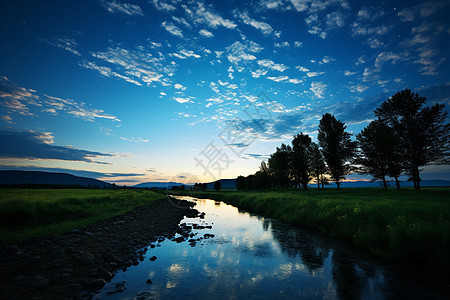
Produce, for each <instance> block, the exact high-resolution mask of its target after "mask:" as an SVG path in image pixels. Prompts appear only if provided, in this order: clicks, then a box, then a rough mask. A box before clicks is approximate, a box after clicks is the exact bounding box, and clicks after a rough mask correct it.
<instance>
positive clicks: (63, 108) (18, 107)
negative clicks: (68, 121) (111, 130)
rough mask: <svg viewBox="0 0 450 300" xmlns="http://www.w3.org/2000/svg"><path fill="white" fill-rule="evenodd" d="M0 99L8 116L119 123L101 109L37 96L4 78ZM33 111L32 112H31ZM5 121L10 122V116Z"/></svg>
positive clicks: (61, 99) (50, 97) (72, 101)
mask: <svg viewBox="0 0 450 300" xmlns="http://www.w3.org/2000/svg"><path fill="white" fill-rule="evenodd" d="M0 99H1V102H0V103H1V105H3V106H4V107H5V108H6V110H7V112H8V114H20V115H24V116H27V115H28V116H33V115H36V114H37V113H38V112H46V113H51V114H53V115H57V114H59V113H63V112H64V113H67V114H69V115H73V116H76V117H79V118H82V119H84V120H85V121H95V119H109V120H113V121H117V122H120V120H119V119H118V118H117V117H115V116H113V115H109V114H107V113H105V112H104V111H103V110H102V109H97V108H91V107H89V106H88V105H87V104H85V103H82V102H81V103H80V102H76V101H75V100H72V99H63V98H58V97H53V96H49V95H38V94H37V92H36V91H34V90H31V89H26V88H23V87H19V86H17V85H16V84H15V83H13V82H11V81H10V80H9V79H8V78H7V77H6V76H1V77H0ZM31 110H33V112H31ZM7 117H8V118H7V119H5V120H10V121H12V118H11V117H10V116H7Z"/></svg>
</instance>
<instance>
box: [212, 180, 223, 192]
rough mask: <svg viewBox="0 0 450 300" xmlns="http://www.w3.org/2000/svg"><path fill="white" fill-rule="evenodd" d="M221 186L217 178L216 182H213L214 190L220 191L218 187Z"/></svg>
mask: <svg viewBox="0 0 450 300" xmlns="http://www.w3.org/2000/svg"><path fill="white" fill-rule="evenodd" d="M221 188H222V184H221V183H220V181H219V180H217V181H216V182H214V189H215V190H216V191H220V189H221Z"/></svg>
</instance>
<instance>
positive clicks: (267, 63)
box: [258, 59, 289, 72]
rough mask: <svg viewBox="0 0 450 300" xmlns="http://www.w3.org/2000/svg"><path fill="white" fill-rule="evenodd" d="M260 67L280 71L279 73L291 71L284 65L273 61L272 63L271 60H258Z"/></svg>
mask: <svg viewBox="0 0 450 300" xmlns="http://www.w3.org/2000/svg"><path fill="white" fill-rule="evenodd" d="M258 65H260V66H262V67H266V68H269V69H271V70H275V71H279V72H283V71H285V70H287V69H289V67H288V66H285V65H283V64H276V63H274V62H273V61H271V60H270V59H263V60H258Z"/></svg>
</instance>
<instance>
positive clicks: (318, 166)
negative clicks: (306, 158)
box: [311, 142, 326, 189]
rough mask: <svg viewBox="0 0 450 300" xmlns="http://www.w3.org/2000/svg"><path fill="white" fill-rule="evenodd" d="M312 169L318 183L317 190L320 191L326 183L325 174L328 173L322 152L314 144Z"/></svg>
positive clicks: (312, 144) (312, 148)
mask: <svg viewBox="0 0 450 300" xmlns="http://www.w3.org/2000/svg"><path fill="white" fill-rule="evenodd" d="M311 169H312V174H313V175H314V177H315V178H316V181H317V189H320V184H322V188H323V185H324V183H325V178H324V174H325V172H326V166H325V161H324V160H323V156H322V152H321V151H320V149H319V146H318V145H317V144H316V143H314V142H312V143H311Z"/></svg>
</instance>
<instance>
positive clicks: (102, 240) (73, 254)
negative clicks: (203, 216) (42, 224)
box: [0, 198, 199, 299]
mask: <svg viewBox="0 0 450 300" xmlns="http://www.w3.org/2000/svg"><path fill="white" fill-rule="evenodd" d="M192 206H193V203H190V202H187V201H180V200H176V199H173V198H167V199H165V200H160V201H157V202H155V203H153V204H152V205H149V206H142V207H137V208H135V209H134V210H132V211H130V212H128V213H126V214H123V215H119V216H116V217H113V218H111V219H109V220H106V221H103V222H100V223H97V224H94V225H90V226H87V227H84V228H80V229H77V230H73V231H72V232H69V233H66V234H63V235H58V236H49V237H42V238H36V239H32V240H28V241H25V242H23V243H20V244H17V245H12V246H8V247H5V248H0V290H1V291H2V292H1V294H0V299H90V298H92V297H93V296H94V295H95V293H96V291H98V290H99V289H101V288H102V287H103V286H104V284H105V282H106V281H108V280H109V279H111V278H112V276H113V274H114V273H115V272H117V271H118V270H120V269H126V268H127V267H129V266H131V265H137V264H138V263H139V261H140V260H143V259H144V257H143V256H144V253H145V251H146V250H147V249H146V248H145V247H147V246H149V245H150V244H151V243H155V242H157V241H158V240H162V239H164V238H172V237H173V236H174V235H175V234H176V233H180V234H182V235H184V236H185V237H187V236H188V235H189V230H190V229H189V228H188V227H180V226H179V223H180V221H181V220H182V219H183V218H184V217H185V216H187V217H195V216H198V215H199V212H198V211H197V210H195V209H192Z"/></svg>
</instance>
